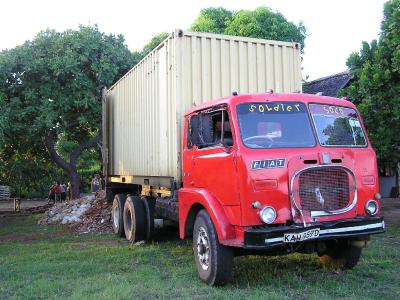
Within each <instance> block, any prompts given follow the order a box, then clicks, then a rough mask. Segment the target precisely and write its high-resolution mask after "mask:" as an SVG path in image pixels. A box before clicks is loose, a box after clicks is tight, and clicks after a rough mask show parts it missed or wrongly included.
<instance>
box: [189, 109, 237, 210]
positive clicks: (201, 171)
mask: <svg viewBox="0 0 400 300" xmlns="http://www.w3.org/2000/svg"><path fill="white" fill-rule="evenodd" d="M189 122H190V123H189V132H188V150H190V151H191V152H192V153H190V154H191V155H188V156H187V157H188V158H189V159H191V162H187V165H188V164H190V167H189V169H190V172H189V177H190V178H189V180H188V181H187V182H188V183H189V187H196V188H205V189H207V190H208V191H209V192H211V193H212V194H213V195H214V196H215V197H216V198H217V199H218V200H219V201H220V203H221V204H222V205H239V193H238V184H237V182H238V181H237V171H236V164H235V153H236V151H235V149H236V147H235V146H236V145H235V143H234V138H233V135H232V129H231V128H232V127H231V123H230V118H229V114H228V111H227V110H226V108H213V109H211V110H208V111H205V112H201V113H199V114H197V115H193V116H192V117H191V118H190V120H189ZM188 154H189V153H188Z"/></svg>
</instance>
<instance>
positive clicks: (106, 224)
mask: <svg viewBox="0 0 400 300" xmlns="http://www.w3.org/2000/svg"><path fill="white" fill-rule="evenodd" d="M38 223H39V224H41V225H45V224H63V225H65V226H67V227H69V228H71V229H72V230H74V231H77V232H79V233H88V232H111V231H112V227H111V206H110V204H108V203H107V201H106V199H105V192H104V191H99V192H97V193H96V195H89V196H85V197H83V198H80V199H75V200H72V201H69V202H65V203H57V204H55V205H53V206H52V207H50V209H49V210H47V211H46V212H45V213H44V215H43V217H42V219H41V220H39V222H38Z"/></svg>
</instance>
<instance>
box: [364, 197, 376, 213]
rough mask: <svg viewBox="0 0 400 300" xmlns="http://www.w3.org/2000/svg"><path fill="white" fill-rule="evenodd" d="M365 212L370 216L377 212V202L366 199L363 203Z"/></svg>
mask: <svg viewBox="0 0 400 300" xmlns="http://www.w3.org/2000/svg"><path fill="white" fill-rule="evenodd" d="M365 212H366V213H367V214H369V215H370V216H373V215H375V214H376V213H377V212H378V202H376V201H375V200H368V201H367V202H366V203H365Z"/></svg>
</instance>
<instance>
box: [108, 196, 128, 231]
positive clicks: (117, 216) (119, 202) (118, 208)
mask: <svg viewBox="0 0 400 300" xmlns="http://www.w3.org/2000/svg"><path fill="white" fill-rule="evenodd" d="M125 199H126V196H125V195H124V194H117V195H115V197H114V200H113V204H112V209H111V221H112V227H113V230H114V233H115V234H116V235H117V236H119V237H123V236H124V235H125V232H124V221H123V211H124V205H125Z"/></svg>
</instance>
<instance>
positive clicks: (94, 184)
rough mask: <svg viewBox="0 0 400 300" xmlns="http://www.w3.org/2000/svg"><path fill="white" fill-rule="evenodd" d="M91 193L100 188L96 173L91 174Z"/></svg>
mask: <svg viewBox="0 0 400 300" xmlns="http://www.w3.org/2000/svg"><path fill="white" fill-rule="evenodd" d="M91 189H92V193H96V192H97V191H98V190H99V189H100V181H99V178H98V175H97V174H96V175H93V177H92V182H91Z"/></svg>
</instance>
